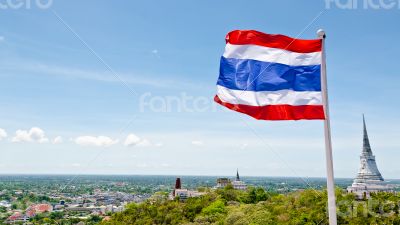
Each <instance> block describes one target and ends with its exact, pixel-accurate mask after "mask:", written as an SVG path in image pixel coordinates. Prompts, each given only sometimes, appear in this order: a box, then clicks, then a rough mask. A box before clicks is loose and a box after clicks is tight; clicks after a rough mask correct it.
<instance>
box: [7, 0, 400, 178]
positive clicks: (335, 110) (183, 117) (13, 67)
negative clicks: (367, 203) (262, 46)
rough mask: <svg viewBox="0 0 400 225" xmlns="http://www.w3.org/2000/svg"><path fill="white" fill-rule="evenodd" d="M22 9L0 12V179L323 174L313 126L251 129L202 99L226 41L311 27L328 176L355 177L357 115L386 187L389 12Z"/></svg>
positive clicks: (241, 7) (218, 4)
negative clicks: (325, 110)
mask: <svg viewBox="0 0 400 225" xmlns="http://www.w3.org/2000/svg"><path fill="white" fill-rule="evenodd" d="M32 2H33V4H32V5H31V7H30V8H27V7H25V5H24V6H23V7H20V8H18V9H13V8H10V7H9V8H6V9H4V8H3V9H1V11H0V21H1V22H0V59H1V60H0V81H1V82H0V90H1V93H2V94H1V95H0V128H1V129H2V130H4V131H5V133H6V134H7V136H6V135H4V134H3V135H1V131H0V137H2V136H3V138H1V140H0V154H1V157H0V173H47V174H49V173H56V174H60V173H68V174H87V173H89V174H174V175H175V174H176V175H187V174H191V175H197V174H199V175H234V173H235V171H236V168H239V170H240V171H241V173H242V175H249V176H250V175H257V176H309V177H315V176H317V177H322V176H325V161H324V160H325V158H324V144H323V127H322V121H298V122H267V121H256V120H253V119H251V118H249V117H247V116H245V115H241V114H238V113H235V112H231V111H227V110H225V109H222V108H221V107H219V106H216V105H215V104H214V103H213V102H212V98H213V95H214V94H215V88H216V87H215V83H216V79H217V76H218V69H219V58H220V56H221V54H222V53H223V49H224V45H225V42H224V37H225V34H226V33H227V32H229V31H231V30H234V29H256V30H260V31H263V32H266V33H280V34H285V35H289V36H293V37H296V36H299V37H300V38H304V39H312V38H315V37H316V34H315V33H316V30H317V29H319V28H324V29H325V30H326V32H327V36H328V37H327V57H328V82H329V95H330V96H329V97H330V103H331V104H330V107H331V117H332V118H331V119H332V121H331V124H332V135H333V136H332V138H333V146H334V164H335V173H336V177H353V176H355V174H356V172H357V169H358V164H359V158H358V157H359V154H360V151H361V144H362V143H361V141H362V117H361V115H362V113H365V114H366V120H367V126H368V130H369V135H370V141H371V144H372V148H373V151H374V153H375V155H376V157H377V162H378V167H379V168H380V170H381V172H382V174H383V176H384V177H385V178H399V177H398V174H399V173H400V168H399V167H398V163H397V162H398V158H399V157H400V152H399V151H400V142H399V138H400V131H399V127H400V118H399V117H398V111H399V110H400V106H399V100H398V96H399V95H400V89H399V88H398V86H397V85H398V84H399V83H400V77H399V70H398V61H399V56H398V52H400V44H399V43H398V40H400V30H399V29H397V27H398V21H399V19H400V9H398V7H394V8H391V9H375V10H374V9H363V8H362V7H361V6H358V7H357V8H355V9H341V8H340V7H338V6H337V5H335V4H334V3H335V2H333V3H331V4H332V5H331V7H330V8H329V9H328V8H327V7H326V4H325V1H322V0H321V1H319V0H314V1H306V0H303V1H289V0H283V1H234V2H232V1H229V2H228V1H211V0H209V1H171V0H169V1H112V3H111V1H105V0H87V1H78V0H68V1H61V0H58V1H57V0H54V1H53V2H52V4H51V5H50V7H48V8H46V9H41V8H39V7H38V6H37V5H35V4H34V3H35V1H32ZM342 2H344V1H342ZM360 2H361V1H360ZM163 106H167V107H168V108H166V109H165V108H162V107H163ZM32 128H33V129H32ZM128 135H130V138H128V139H127V137H128ZM99 136H102V137H100V138H99ZM56 137H59V138H57V141H54V139H55V138H56ZM54 142H56V143H54Z"/></svg>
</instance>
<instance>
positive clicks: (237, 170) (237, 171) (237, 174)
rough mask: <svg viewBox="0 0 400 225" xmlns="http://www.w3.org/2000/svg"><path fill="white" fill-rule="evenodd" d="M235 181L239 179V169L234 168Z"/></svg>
mask: <svg viewBox="0 0 400 225" xmlns="http://www.w3.org/2000/svg"><path fill="white" fill-rule="evenodd" d="M236 181H240V177H239V169H236Z"/></svg>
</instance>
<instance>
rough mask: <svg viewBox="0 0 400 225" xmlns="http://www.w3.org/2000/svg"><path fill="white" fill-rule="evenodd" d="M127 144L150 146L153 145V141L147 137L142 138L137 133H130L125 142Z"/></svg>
mask: <svg viewBox="0 0 400 225" xmlns="http://www.w3.org/2000/svg"><path fill="white" fill-rule="evenodd" d="M124 145H125V146H127V147H128V146H138V147H149V146H152V144H151V142H150V141H149V140H147V139H142V138H140V137H138V136H136V135H135V134H129V135H128V136H127V137H126V139H125V142H124Z"/></svg>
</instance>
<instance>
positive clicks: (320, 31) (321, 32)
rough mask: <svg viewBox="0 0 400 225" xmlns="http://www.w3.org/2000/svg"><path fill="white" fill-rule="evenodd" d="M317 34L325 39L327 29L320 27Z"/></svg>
mask: <svg viewBox="0 0 400 225" xmlns="http://www.w3.org/2000/svg"><path fill="white" fill-rule="evenodd" d="M317 35H318V37H319V38H321V39H325V38H326V34H325V31H324V30H323V29H319V30H318V31H317Z"/></svg>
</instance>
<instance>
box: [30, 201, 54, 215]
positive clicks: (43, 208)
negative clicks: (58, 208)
mask: <svg viewBox="0 0 400 225" xmlns="http://www.w3.org/2000/svg"><path fill="white" fill-rule="evenodd" d="M51 211H53V206H52V205H50V204H34V205H31V206H29V207H28V208H27V209H26V212H25V215H26V216H27V217H30V218H31V217H34V216H35V215H37V214H40V213H45V212H51Z"/></svg>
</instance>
